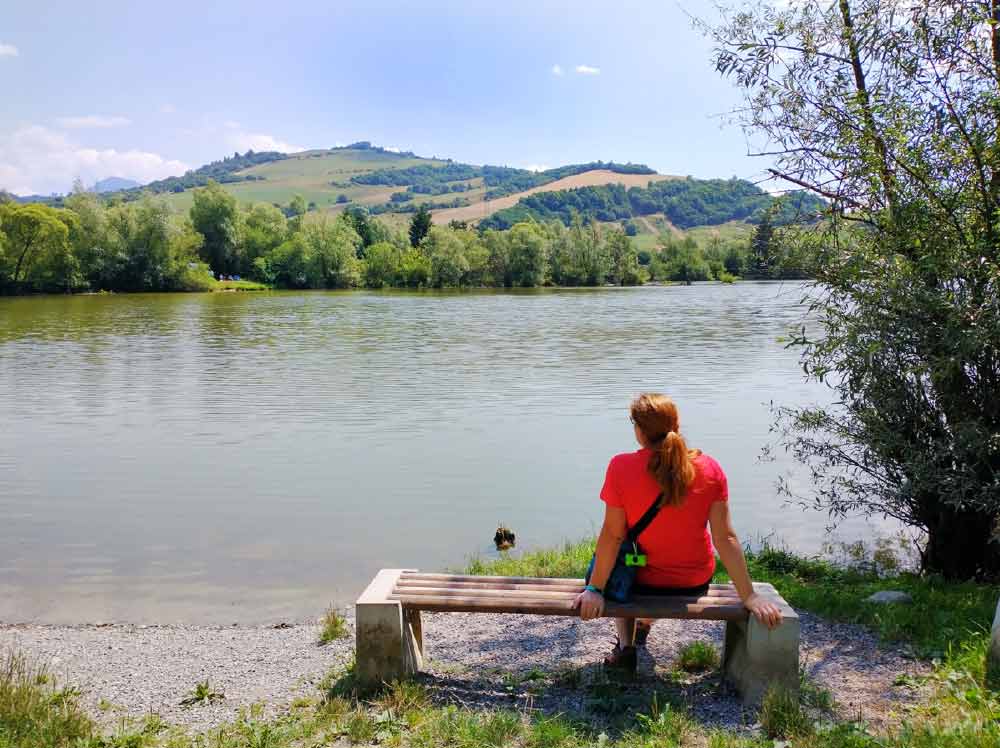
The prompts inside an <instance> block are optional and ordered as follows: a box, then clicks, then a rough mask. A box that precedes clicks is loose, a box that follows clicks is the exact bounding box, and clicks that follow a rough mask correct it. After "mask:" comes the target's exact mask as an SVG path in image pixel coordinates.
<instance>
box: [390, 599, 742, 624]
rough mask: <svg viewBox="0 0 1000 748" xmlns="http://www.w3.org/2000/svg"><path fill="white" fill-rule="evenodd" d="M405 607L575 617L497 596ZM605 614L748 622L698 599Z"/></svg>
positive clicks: (544, 603) (567, 607)
mask: <svg viewBox="0 0 1000 748" xmlns="http://www.w3.org/2000/svg"><path fill="white" fill-rule="evenodd" d="M397 599H398V601H399V602H400V603H401V604H402V605H403V607H404V608H407V609H413V610H421V611H427V612H437V613H446V612H447V613H525V614H531V615H559V616H565V615H570V616H575V615H576V611H575V610H574V609H573V601H572V600H554V599H544V600H539V599H529V598H521V597H517V598H512V599H511V598H496V597H486V596H482V597H439V596H438V597H435V596H427V597H419V596H413V597H410V596H399V597H398V598H397ZM604 615H605V616H608V617H615V616H621V617H628V618H632V617H634V618H646V617H651V618H658V617H669V618H682V619H688V618H697V619H704V620H710V621H740V620H746V617H747V611H746V609H745V608H744V607H743V606H742V605H739V604H735V603H726V604H721V605H720V604H718V603H715V602H709V603H707V604H705V603H701V602H700V601H699V599H698V598H653V599H649V598H646V599H639V598H637V599H635V600H633V601H632V602H629V603H624V604H618V603H608V605H607V607H606V608H605V611H604Z"/></svg>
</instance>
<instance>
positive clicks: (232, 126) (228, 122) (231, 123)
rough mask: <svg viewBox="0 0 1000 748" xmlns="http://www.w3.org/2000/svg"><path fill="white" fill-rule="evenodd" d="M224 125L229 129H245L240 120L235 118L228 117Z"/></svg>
mask: <svg viewBox="0 0 1000 748" xmlns="http://www.w3.org/2000/svg"><path fill="white" fill-rule="evenodd" d="M222 126H223V127H225V128H226V129H227V130H242V129H243V125H241V124H240V123H239V122H237V121H236V120H233V119H227V120H226V121H225V122H223V123H222Z"/></svg>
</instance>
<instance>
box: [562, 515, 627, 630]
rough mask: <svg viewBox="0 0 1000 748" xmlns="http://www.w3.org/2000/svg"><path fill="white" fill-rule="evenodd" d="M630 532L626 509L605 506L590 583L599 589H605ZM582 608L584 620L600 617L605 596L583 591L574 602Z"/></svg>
mask: <svg viewBox="0 0 1000 748" xmlns="http://www.w3.org/2000/svg"><path fill="white" fill-rule="evenodd" d="M627 533H628V522H627V521H626V519H625V510H624V509H622V508H621V507H617V506H605V509H604V524H603V525H601V534H600V535H598V536H597V552H596V556H597V558H596V560H595V561H594V571H593V572H591V575H590V583H591V584H592V585H594V586H595V587H597V588H598V589H602V590H603V589H604V585H605V584H607V583H608V578H609V577H610V576H611V570H612V569H614V568H615V559H617V558H618V548H619V547H620V546H621V544H622V541H623V540H624V539H625V535H626V534H627ZM573 606H574V607H578V608H579V609H580V617H581V618H583V619H584V620H587V619H590V618H599V617H600V616H601V614H602V613H604V597H603V595H599V594H597V593H596V592H589V591H585V592H581V593H580V594H579V595H578V596H577V598H576V600H575V601H574V602H573Z"/></svg>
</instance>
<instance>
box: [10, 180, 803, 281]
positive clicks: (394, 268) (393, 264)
mask: <svg viewBox="0 0 1000 748" xmlns="http://www.w3.org/2000/svg"><path fill="white" fill-rule="evenodd" d="M426 169H430V171H432V172H433V171H444V168H443V167H433V168H432V167H426ZM390 171H392V170H390ZM403 171H404V172H405V170H403ZM375 174H376V175H377V174H378V173H377V172H376V173H375ZM407 178H415V177H407ZM651 184H652V183H651ZM655 184H657V185H659V186H658V187H657V189H659V190H661V191H664V190H670V191H671V192H669V193H668V192H664V195H663V196H661V197H660V198H658V199H660V200H661V201H667V203H665V204H664V205H660V204H659V203H656V205H653V206H652V208H656V207H657V206H659V207H660V208H663V210H664V211H665V212H664V214H663V215H664V216H666V215H667V214H669V213H670V212H671V210H673V211H675V212H677V211H681V208H682V207H683V211H682V212H679V213H678V216H683V218H676V220H679V221H681V225H684V226H688V229H683V230H682V229H680V228H678V227H677V225H676V224H674V223H671V221H670V220H669V219H668V218H666V217H664V218H661V219H657V223H656V224H655V225H654V223H653V222H651V221H650V220H649V219H648V218H646V217H645V216H643V217H642V221H641V222H638V223H637V222H636V221H634V220H632V219H631V218H628V217H624V218H620V216H626V215H627V214H626V213H625V212H623V211H624V210H625V209H624V208H619V209H616V210H610V209H609V210H608V211H605V209H604V208H602V207H601V206H605V205H606V203H607V204H608V205H610V204H611V203H613V202H614V201H611V203H609V202H608V200H610V198H608V196H607V195H605V192H607V193H608V195H615V196H617V198H618V199H619V200H624V199H626V196H627V195H631V194H632V193H633V192H634V191H635V190H640V189H641V188H632V189H631V190H629V191H628V193H626V192H625V190H624V188H621V189H619V190H615V189H611V188H607V187H600V188H598V187H582V188H578V189H573V190H563V191H558V192H551V193H543V194H539V195H535V196H533V197H532V198H531V199H532V201H533V202H532V204H535V203H538V201H539V200H541V199H542V198H544V206H545V210H542V209H541V207H539V208H538V209H532V210H530V211H523V210H522V211H521V212H518V211H515V212H514V213H513V214H508V213H506V212H505V213H504V215H508V218H509V216H510V215H513V216H515V218H516V220H515V218H510V219H509V220H505V221H502V222H499V223H497V222H496V221H494V222H493V223H489V222H481V223H480V225H479V226H478V227H476V226H473V225H470V224H469V223H468V222H465V221H451V222H450V223H449V224H448V225H446V226H441V225H434V223H433V219H432V216H431V212H430V206H429V205H428V204H426V203H421V204H420V205H419V206H417V207H415V208H414V209H413V210H412V211H407V212H406V213H404V214H402V216H406V215H409V218H408V219H407V218H403V217H402V216H396V218H397V219H401V220H404V221H407V223H406V225H405V226H400V225H399V220H396V221H395V222H393V221H388V220H382V219H380V218H378V217H376V215H375V214H374V213H373V211H372V210H370V209H369V208H366V207H362V206H359V205H353V204H349V205H346V207H344V206H342V207H341V208H338V209H337V210H336V211H333V210H326V211H323V210H319V209H318V208H317V207H316V206H312V207H311V206H310V205H309V204H307V203H306V201H305V199H304V198H302V197H301V196H300V195H296V196H294V197H293V198H292V199H291V201H290V202H289V203H288V204H287V205H276V204H269V203H263V202H256V203H245V204H240V203H239V202H238V201H237V199H236V198H235V197H234V196H233V195H232V194H230V193H229V192H227V191H226V189H225V188H224V187H223V186H222V185H220V184H217V183H216V182H213V181H210V180H209V181H208V182H207V184H206V185H205V186H203V187H199V188H197V189H194V190H193V192H192V193H191V194H192V198H193V203H192V205H191V208H190V210H188V211H186V212H184V213H180V212H178V211H177V209H176V207H174V206H172V205H171V204H170V203H169V202H168V200H167V198H165V197H154V196H152V195H149V194H146V195H144V196H143V197H141V198H138V199H135V200H131V201H126V200H123V199H117V200H116V199H112V200H107V199H104V198H102V197H101V196H99V195H96V194H94V193H90V192H86V191H84V190H83V189H82V187H80V188H79V189H78V190H76V191H74V193H73V194H71V195H69V196H68V197H66V198H65V199H63V200H62V201H61V206H60V207H53V206H51V205H46V204H42V203H21V202H16V201H13V200H9V199H8V200H7V201H6V202H5V201H4V199H3V196H2V195H0V295H24V294H32V293H80V292H104V291H107V292H130V291H135V292H149V291H211V290H232V289H233V288H236V289H237V290H250V287H249V286H246V285H243V286H232V285H227V284H231V281H230V280H229V279H232V278H239V279H240V280H239V283H252V284H257V285H255V286H253V288H254V289H259V287H261V286H263V287H271V288H280V289H346V288H373V289H378V288H387V287H393V288H481V287H495V288H536V287H542V286H559V287H574V286H605V285H613V286H633V285H642V284H644V283H647V282H660V283H665V282H679V283H692V282H694V281H707V280H717V281H721V282H724V283H731V282H733V281H735V280H737V279H740V278H745V279H748V280H760V279H802V278H809V277H812V276H813V275H814V268H815V262H816V258H815V257H814V255H813V253H812V252H811V251H808V250H807V251H803V250H802V246H803V243H802V242H798V241H793V240H792V238H791V236H792V235H794V234H795V233H796V232H802V231H806V232H811V231H814V227H816V226H819V225H822V224H819V223H817V221H818V217H819V215H820V211H819V210H818V206H817V205H816V204H814V203H809V204H808V210H807V209H806V208H803V206H802V205H801V204H800V203H801V202H802V200H803V198H801V196H799V197H797V198H795V199H794V200H793V199H792V198H790V197H789V198H787V199H778V198H772V197H770V196H767V195H766V193H762V192H761V191H760V190H759V189H758V188H756V187H754V186H753V185H749V183H747V184H746V185H744V184H742V183H736V182H732V180H730V181H721V180H714V181H713V180H707V181H706V180H668V181H661V182H658V183H655ZM612 187H614V185H612ZM675 193H676V194H675ZM633 197H634V196H633ZM796 200H797V202H796ZM678 201H680V202H681V203H682V204H681V205H680V207H678ZM684 201H687V202H684ZM688 203H690V204H688ZM408 205H412V204H408ZM539 206H541V203H539ZM665 206H666V207H665ZM669 206H673V207H672V208H670V207H669ZM652 208H650V209H652ZM519 210H520V209H519ZM616 211H617V212H616ZM699 221H704V222H705V223H698V222H699ZM734 222H735V223H734ZM797 222H798V223H797ZM640 225H641V227H642V230H643V232H644V233H642V234H641V235H640ZM657 231H659V234H657V233H655V232H657ZM650 232H652V233H650ZM786 234H788V235H789V238H787V239H786ZM640 240H641V241H640ZM220 283H221V284H222V286H220V285H219V284H220Z"/></svg>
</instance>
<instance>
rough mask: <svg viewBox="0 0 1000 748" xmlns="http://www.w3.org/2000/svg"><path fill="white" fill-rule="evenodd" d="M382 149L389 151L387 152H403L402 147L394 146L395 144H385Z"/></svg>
mask: <svg viewBox="0 0 1000 748" xmlns="http://www.w3.org/2000/svg"><path fill="white" fill-rule="evenodd" d="M384 150H387V151H389V153H402V152H403V149H402V148H396V147H395V146H392V145H387V146H385V147H384Z"/></svg>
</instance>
